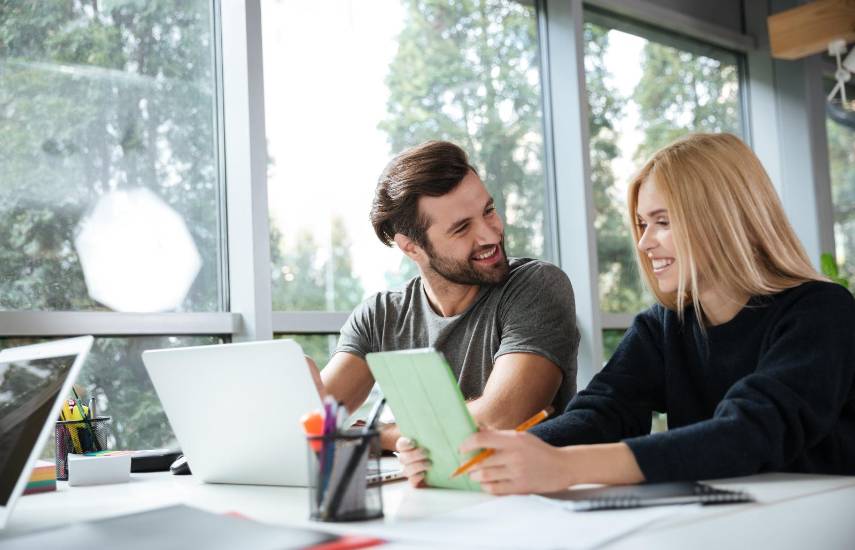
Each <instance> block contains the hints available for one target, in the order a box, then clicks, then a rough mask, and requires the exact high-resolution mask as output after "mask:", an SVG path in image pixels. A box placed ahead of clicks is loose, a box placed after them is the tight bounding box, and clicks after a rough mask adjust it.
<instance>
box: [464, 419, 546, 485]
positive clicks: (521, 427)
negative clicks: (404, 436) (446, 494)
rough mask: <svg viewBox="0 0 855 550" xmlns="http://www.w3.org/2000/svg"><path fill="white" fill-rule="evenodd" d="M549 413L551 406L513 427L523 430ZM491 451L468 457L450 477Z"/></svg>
mask: <svg viewBox="0 0 855 550" xmlns="http://www.w3.org/2000/svg"><path fill="white" fill-rule="evenodd" d="M551 413H552V407H547V408H545V409H543V410H542V411H540V412H539V413H537V414H536V415H534V416H532V417H531V418H529V419H528V420H526V421H525V422H523V423H522V424H520V425H519V426H517V427H516V428H514V430H516V431H518V432H524V431H526V430H528V429H529V428H531V427H532V426H535V425H536V424H539V423H540V422H541V421H542V420H543V419H544V418H546V417H547V416H549V415H550V414H551ZM493 452H494V451H493V449H484V450H483V451H481V452H480V453H478V454H477V455H475V456H473V457H472V458H470V459H469V460H467V461H466V462H464V463H463V464H461V465H460V467H459V468H457V469H456V470H454V473H452V474H451V476H450V477H457V476H459V475H460V474H464V473H466V471H467V470H469V468H471V467H472V466H474V465H476V464H478V463H479V462H481V461H482V460H484V459H485V458H487V457H488V456H491V455H492V454H493Z"/></svg>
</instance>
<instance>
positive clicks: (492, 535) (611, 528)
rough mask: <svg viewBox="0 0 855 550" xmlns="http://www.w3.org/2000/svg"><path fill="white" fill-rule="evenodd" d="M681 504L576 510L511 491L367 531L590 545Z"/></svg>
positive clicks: (449, 540) (407, 537) (454, 540)
mask: <svg viewBox="0 0 855 550" xmlns="http://www.w3.org/2000/svg"><path fill="white" fill-rule="evenodd" d="M675 508H676V509H675ZM680 508H685V507H673V506H671V507H658V508H642V509H636V510H610V511H607V512H573V511H570V510H568V509H567V508H566V507H565V506H563V504H562V503H560V502H557V501H555V502H551V501H550V500H549V499H546V498H543V497H540V496H535V495H529V496H508V497H500V498H496V499H494V500H490V501H487V502H484V503H482V504H477V505H475V506H470V507H467V508H463V509H460V510H455V511H454V512H450V513H447V514H442V515H438V516H434V517H431V518H428V519H424V520H415V521H403V522H398V523H393V524H388V525H384V526H378V527H376V528H373V529H366V533H369V534H371V535H373V536H377V537H380V538H383V539H386V540H389V541H398V542H414V543H415V542H418V543H431V544H432V545H440V544H442V545H448V546H452V547H455V548H458V547H460V548H478V547H484V548H569V549H588V548H595V547H598V546H601V545H603V544H605V543H607V542H610V541H612V540H615V539H618V538H620V537H623V536H625V535H628V534H629V533H632V532H634V531H636V530H638V529H640V528H642V527H644V526H646V525H649V524H651V523H653V522H654V521H656V520H659V519H661V518H664V517H667V516H670V515H674V514H679V513H681V512H682V511H681V510H680Z"/></svg>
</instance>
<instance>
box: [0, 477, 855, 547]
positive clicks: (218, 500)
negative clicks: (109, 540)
mask: <svg viewBox="0 0 855 550" xmlns="http://www.w3.org/2000/svg"><path fill="white" fill-rule="evenodd" d="M131 478H132V479H131V481H130V482H129V483H124V484H117V485H104V486H97V487H68V486H67V484H65V483H63V482H60V483H58V490H57V491H56V492H52V493H45V494H37V495H28V496H25V497H22V498H20V499H19V500H18V502H17V504H16V506H15V509H14V510H13V512H12V516H11V518H10V521H9V523H8V524H7V528H6V529H5V530H4V531H2V532H0V547H2V542H3V538H6V537H9V536H12V535H16V534H20V533H23V532H28V531H32V530H36V529H44V528H47V527H53V526H58V525H62V524H65V523H70V522H76V521H85V520H91V519H98V518H105V517H110V516H116V515H122V514H127V513H132V512H139V511H144V510H148V509H152V508H156V507H160V506H166V505H170V504H176V503H184V504H188V505H191V506H196V507H198V508H202V509H205V510H209V511H212V512H218V513H221V512H230V511H238V512H240V513H242V514H244V515H245V516H248V517H251V518H253V519H256V520H259V521H263V522H268V523H273V524H285V525H311V526H314V527H318V526H319V524H316V523H312V522H310V521H309V520H308V519H307V516H308V509H309V503H308V491H307V490H306V489H298V488H288V487H260V486H238V485H211V484H203V483H200V482H198V481H196V480H195V479H194V478H193V477H192V476H172V475H170V474H168V473H155V474H132V475H131ZM714 485H716V486H720V487H723V488H731V489H742V490H747V491H749V492H751V493H752V494H753V495H754V496H755V498H756V499H757V502H755V503H750V504H737V505H724V506H706V507H693V509H692V510H690V511H688V512H687V513H677V514H675V515H673V516H670V517H668V518H665V519H662V520H659V521H657V522H656V523H654V524H653V525H649V526H647V527H645V528H643V529H641V530H640V531H636V532H635V533H633V534H631V535H628V536H626V537H624V538H621V539H618V540H617V541H614V542H612V543H611V544H609V545H607V546H606V547H607V548H620V549H624V548H659V549H661V548H686V547H687V545H688V544H691V547H692V550H703V549H706V548H710V549H713V548H715V549H717V550H718V549H720V548H753V549H756V548H783V549H786V548H794V549H795V548H799V549H801V548H824V549H827V548H831V549H833V548H841V549H843V548H846V549H851V548H855V521H853V520H855V477H836V476H805V475H793V474H767V475H760V476H751V477H747V478H736V479H731V480H721V481H717V482H714ZM493 498H495V497H491V496H489V495H486V494H481V493H467V492H460V491H448V490H440V489H413V488H411V487H409V486H408V485H407V484H406V483H404V482H395V483H389V484H386V485H384V486H383V503H384V509H385V513H386V517H385V518H384V519H383V520H378V521H382V522H385V523H400V522H406V521H408V520H412V519H419V518H426V517H430V516H433V515H435V514H440V513H443V512H448V511H452V510H455V509H459V508H463V507H466V506H471V505H473V504H478V503H482V502H485V501H488V500H491V499H493ZM568 513H570V512H568ZM599 513H608V512H599ZM320 526H321V527H323V528H327V527H328V525H327V524H322V525H320ZM331 527H332V530H335V531H338V532H347V530H348V524H334V525H331ZM359 527H360V528H364V527H365V524H364V523H363V524H360V526H359ZM570 537H572V533H568V540H570ZM388 547H389V548H393V547H394V546H392V545H390V546H388ZM408 547H410V546H408Z"/></svg>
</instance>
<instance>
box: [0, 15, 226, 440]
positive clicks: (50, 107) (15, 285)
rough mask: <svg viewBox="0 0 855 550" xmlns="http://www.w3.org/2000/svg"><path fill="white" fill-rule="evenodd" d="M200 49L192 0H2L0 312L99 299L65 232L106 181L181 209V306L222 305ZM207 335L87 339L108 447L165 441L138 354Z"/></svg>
mask: <svg viewBox="0 0 855 550" xmlns="http://www.w3.org/2000/svg"><path fill="white" fill-rule="evenodd" d="M212 47H213V35H212V20H211V5H210V2H207V1H204V0H197V1H192V2H190V1H186V0H152V1H149V2H145V3H141V2H114V3H106V2H100V3H99V2H97V1H95V0H76V1H72V2H68V1H60V0H52V1H50V0H49V1H43V2H38V3H33V2H18V1H16V0H0V109H1V110H2V112H3V115H4V116H2V117H0V134H2V135H3V139H2V140H0V158H2V159H3V162H2V163H0V212H2V214H3V216H4V220H5V223H4V224H3V225H2V227H0V274H2V276H0V308H3V309H22V310H81V309H89V310H99V309H103V308H102V306H100V305H99V304H97V303H95V302H93V301H92V300H91V299H90V298H89V297H88V293H87V291H86V288H85V285H84V280H83V276H82V273H81V269H80V265H79V262H78V259H77V256H76V253H75V251H74V247H73V244H72V243H73V237H74V233H75V228H76V227H77V225H78V223H79V222H80V220H81V218H82V217H83V216H84V215H85V214H86V212H87V210H88V209H89V208H91V207H92V205H93V204H94V203H95V201H96V200H97V199H98V198H99V197H100V196H102V195H103V194H104V193H106V192H107V191H110V190H112V189H119V188H124V189H130V188H135V187H140V186H145V187H147V188H149V189H151V190H152V191H154V192H155V193H156V194H158V195H159V196H160V197H161V198H163V199H164V200H165V201H166V202H167V203H169V204H170V205H171V206H172V207H173V208H175V209H176V210H177V211H178V212H179V213H180V214H182V215H183V216H184V218H185V219H186V220H187V222H188V223H187V225H188V228H189V229H190V231H191V233H192V235H193V238H194V239H195V241H196V244H197V247H198V248H199V252H200V254H201V256H202V260H203V267H202V271H201V272H200V274H199V276H198V277H197V279H196V281H195V283H194V285H193V287H192V288H191V290H190V292H189V294H188V296H187V298H186V299H185V302H184V304H183V305H182V306H181V309H184V310H192V311H216V310H219V309H221V308H222V307H223V306H224V304H223V303H222V302H221V286H222V282H221V281H220V279H219V272H220V270H219V266H220V263H221V262H220V255H221V246H220V242H219V235H220V227H219V216H220V211H219V206H218V205H219V193H220V186H219V182H218V177H217V176H218V162H217V158H216V151H217V147H216V135H215V132H214V119H215V117H214V114H215V97H214V93H213V91H214V89H215V80H214V70H213V66H212V59H213V55H212ZM214 341H217V339H214V338H193V339H186V338H182V339H171V338H170V339H165V338H164V339H161V338H157V339H143V338H130V339H117V338H116V339H114V338H102V339H99V340H98V341H97V342H96V346H95V349H94V350H93V353H92V354H91V355H90V357H89V359H88V361H87V363H86V365H85V368H84V372H83V374H82V375H81V380H80V382H81V383H82V384H83V385H84V386H87V387H90V388H91V387H93V386H97V387H98V388H99V390H98V392H96V393H97V395H98V396H99V402H100V403H101V404H102V412H104V413H105V414H111V415H112V416H113V424H114V428H115V434H116V439H117V445H118V446H120V447H142V446H153V445H160V444H162V443H164V442H165V441H167V440H169V439H170V438H171V432H170V430H169V429H168V424H167V422H166V418H165V416H164V415H163V412H162V411H161V409H160V405H159V403H158V401H157V398H156V396H155V394H154V390H153V389H152V387H151V383H150V381H149V380H148V377H147V375H146V374H145V371H144V369H143V368H142V365H141V364H140V359H139V354H140V352H141V351H142V350H143V349H146V348H148V347H164V346H167V345H181V344H184V345H188V344H190V343H210V342H214ZM4 345H14V342H13V341H12V340H7V341H5V342H4Z"/></svg>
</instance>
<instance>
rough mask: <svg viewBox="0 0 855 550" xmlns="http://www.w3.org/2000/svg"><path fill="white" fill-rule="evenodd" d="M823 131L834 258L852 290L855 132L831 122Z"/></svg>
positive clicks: (854, 269)
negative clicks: (829, 191) (828, 177)
mask: <svg viewBox="0 0 855 550" xmlns="http://www.w3.org/2000/svg"><path fill="white" fill-rule="evenodd" d="M826 128H827V134H828V156H829V163H830V169H831V194H832V200H833V204H834V240H835V246H836V248H837V250H836V256H837V261H838V263H839V264H841V265H840V276H841V277H844V278H846V279H848V280H849V288H850V289H852V290H855V132H853V130H852V129H850V128H846V127H844V126H841V125H839V124H837V123H836V122H834V121H832V120H828V121H827V124H826ZM828 252H832V251H830V250H829V251H828Z"/></svg>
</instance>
